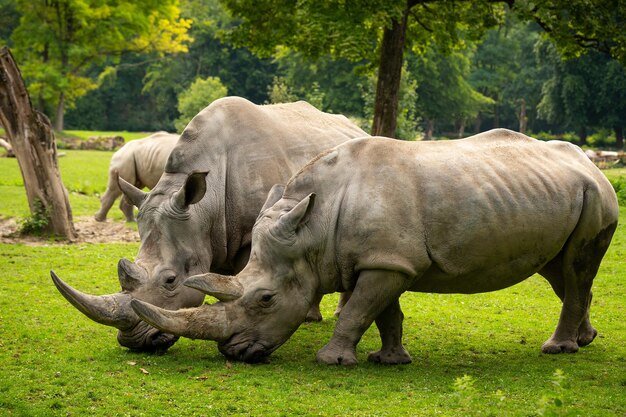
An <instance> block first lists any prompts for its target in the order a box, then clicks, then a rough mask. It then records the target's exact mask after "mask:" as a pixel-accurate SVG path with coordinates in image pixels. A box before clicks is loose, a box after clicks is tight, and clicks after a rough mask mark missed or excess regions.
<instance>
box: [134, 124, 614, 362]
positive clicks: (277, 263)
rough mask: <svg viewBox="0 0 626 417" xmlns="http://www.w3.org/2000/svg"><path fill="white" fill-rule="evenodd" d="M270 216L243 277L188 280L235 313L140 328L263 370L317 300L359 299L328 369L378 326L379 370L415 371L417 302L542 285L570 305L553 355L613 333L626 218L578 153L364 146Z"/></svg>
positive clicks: (295, 190) (264, 218)
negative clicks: (601, 305) (406, 312)
mask: <svg viewBox="0 0 626 417" xmlns="http://www.w3.org/2000/svg"><path fill="white" fill-rule="evenodd" d="M265 206H266V207H269V208H267V209H265V210H263V211H262V212H261V214H260V215H259V217H258V219H257V221H256V224H255V226H254V229H253V232H252V252H251V255H250V261H249V263H248V264H247V265H246V267H245V268H244V269H243V270H242V271H241V273H240V274H239V275H237V277H225V276H221V275H217V274H212V273H209V274H205V275H198V276H194V277H191V278H189V279H188V280H187V282H186V285H188V286H190V287H193V288H197V289H199V290H201V291H203V292H205V293H207V294H211V295H214V296H215V297H217V298H219V299H221V300H223V302H218V303H216V304H213V305H203V306H201V307H198V308H192V309H184V310H179V311H166V310H163V309H160V308H157V307H153V306H150V305H149V304H146V303H144V302H142V301H139V300H132V302H131V305H132V307H133V309H135V311H136V312H137V314H139V316H141V317H142V318H143V319H144V320H146V321H147V322H148V323H150V324H152V325H153V326H155V327H157V328H159V329H161V330H163V331H165V332H169V333H173V334H176V335H180V336H186V337H191V338H199V339H211V340H216V341H218V345H219V349H220V351H221V352H222V353H223V354H224V355H226V356H228V357H229V358H233V359H238V360H244V361H247V362H256V361H260V360H263V359H264V358H265V357H266V356H267V355H269V354H270V353H271V352H273V351H274V350H275V349H276V348H278V347H279V346H280V345H281V344H282V343H284V342H285V341H286V340H287V339H288V338H289V336H290V335H291V334H292V333H293V332H294V331H295V330H296V329H297V327H298V326H299V325H300V323H302V321H303V320H304V317H305V315H306V313H307V311H308V309H309V307H310V305H311V300H312V299H313V298H314V297H315V295H316V294H318V293H320V292H321V293H330V292H333V291H346V290H348V291H353V292H352V297H351V298H350V300H349V301H348V302H347V304H346V305H345V306H344V307H343V310H342V312H341V315H340V316H339V320H338V322H337V325H336V327H335V331H334V334H333V336H332V339H331V340H330V342H329V343H328V344H327V345H326V346H325V347H324V348H323V349H321V350H320V351H319V352H318V354H317V360H318V361H319V362H321V363H326V364H343V365H351V364H355V363H356V362H357V359H356V356H355V348H356V345H357V343H358V342H359V339H360V338H361V336H362V335H363V333H364V332H365V330H366V329H367V328H368V327H369V326H370V325H371V324H372V322H373V321H375V322H376V325H377V327H378V329H379V331H380V337H381V339H382V348H381V350H379V351H378V352H374V353H371V354H370V355H369V357H368V359H369V360H371V361H374V362H383V363H392V364H396V363H408V362H410V361H411V357H410V356H409V354H408V353H407V351H406V350H405V349H404V347H403V346H402V342H401V339H402V320H403V314H402V311H401V310H400V304H399V302H398V299H399V297H400V295H401V294H402V293H403V292H405V291H418V292H437V293H478V292H486V291H494V290H498V289H501V288H505V287H509V286H511V285H514V284H517V283H519V282H520V281H522V280H524V279H526V278H527V277H529V276H531V275H532V274H534V273H535V272H538V273H540V274H541V275H543V276H544V277H545V278H546V279H547V280H548V281H549V282H550V284H551V285H552V287H553V288H554V291H555V292H556V294H557V295H558V296H559V297H560V298H561V300H563V309H562V313H561V318H560V320H559V323H558V326H557V328H556V331H555V332H554V334H553V335H552V337H551V338H550V339H548V341H547V342H546V343H545V344H544V345H543V351H544V352H545V353H559V352H575V351H577V350H578V348H579V346H585V345H587V344H589V343H590V342H591V341H592V340H593V339H594V337H595V336H596V334H597V332H596V330H595V329H594V328H593V327H592V326H591V324H590V322H589V304H590V302H591V284H592V282H593V279H594V276H595V275H596V272H597V270H598V267H599V265H600V261H601V259H602V257H603V255H604V253H605V251H606V250H607V248H608V247H609V243H610V241H611V237H612V235H613V232H614V231H615V227H616V225H617V218H618V205H617V200H616V196H615V192H614V191H613V188H612V187H611V184H610V183H609V182H608V181H607V180H606V178H605V177H604V175H603V174H602V173H601V172H600V171H599V170H598V168H596V167H595V166H594V165H593V164H592V163H591V162H590V161H589V159H588V158H587V157H586V156H585V154H584V153H583V152H582V151H581V150H580V149H579V148H578V147H576V146H574V145H571V144H569V143H565V142H557V141H554V142H547V143H546V142H540V141H537V140H534V139H531V138H528V137H526V136H524V135H521V134H518V133H514V132H511V131H508V130H502V129H498V130H493V131H490V132H486V133H483V134H480V135H477V136H474V137H471V138H467V139H461V140H456V141H441V142H422V143H419V142H417V143H415V142H402V141H397V140H392V139H385V138H370V139H368V140H360V139H355V140H352V141H350V142H347V143H345V144H343V145H340V146H337V147H336V148H334V149H332V150H329V151H327V152H325V153H322V154H321V155H320V156H318V157H317V158H316V159H314V160H312V161H311V162H310V163H309V164H307V165H305V166H304V168H302V170H301V171H300V172H299V173H298V174H296V175H295V176H294V177H292V178H291V180H290V181H289V183H288V184H287V186H286V189H285V190H284V193H283V194H282V196H281V195H280V193H272V194H270V196H269V197H268V201H267V202H266V204H265Z"/></svg>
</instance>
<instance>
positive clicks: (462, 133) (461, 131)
mask: <svg viewBox="0 0 626 417" xmlns="http://www.w3.org/2000/svg"><path fill="white" fill-rule="evenodd" d="M463 136H465V118H463V119H460V120H459V121H458V128H457V137H458V138H459V139H461V138H463Z"/></svg>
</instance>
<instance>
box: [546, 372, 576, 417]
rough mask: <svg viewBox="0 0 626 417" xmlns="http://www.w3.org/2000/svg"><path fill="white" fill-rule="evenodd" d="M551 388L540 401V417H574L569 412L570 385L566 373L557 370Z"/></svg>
mask: <svg viewBox="0 0 626 417" xmlns="http://www.w3.org/2000/svg"><path fill="white" fill-rule="evenodd" d="M550 384H551V387H550V389H549V390H548V392H547V393H545V394H544V395H543V396H542V397H541V399H540V400H539V407H538V410H537V414H538V415H539V416H549V417H559V416H567V415H574V413H570V412H568V411H567V401H568V399H567V398H566V397H567V394H568V388H569V387H568V385H567V384H566V377H565V373H564V372H563V371H562V370H560V369H557V370H556V371H554V374H552V379H551V380H550Z"/></svg>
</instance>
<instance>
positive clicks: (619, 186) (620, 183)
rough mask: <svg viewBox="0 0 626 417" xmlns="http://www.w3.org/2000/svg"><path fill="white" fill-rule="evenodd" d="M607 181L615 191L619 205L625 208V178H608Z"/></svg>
mask: <svg viewBox="0 0 626 417" xmlns="http://www.w3.org/2000/svg"><path fill="white" fill-rule="evenodd" d="M609 181H610V182H611V185H612V186H613V189H615V194H617V200H618V201H619V204H620V205H622V206H626V177H616V178H611V177H609Z"/></svg>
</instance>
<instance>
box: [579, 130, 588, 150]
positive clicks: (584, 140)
mask: <svg viewBox="0 0 626 417" xmlns="http://www.w3.org/2000/svg"><path fill="white" fill-rule="evenodd" d="M578 138H579V139H580V143H579V145H580V146H583V145H586V144H587V127H585V126H581V127H580V131H579V132H578Z"/></svg>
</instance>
